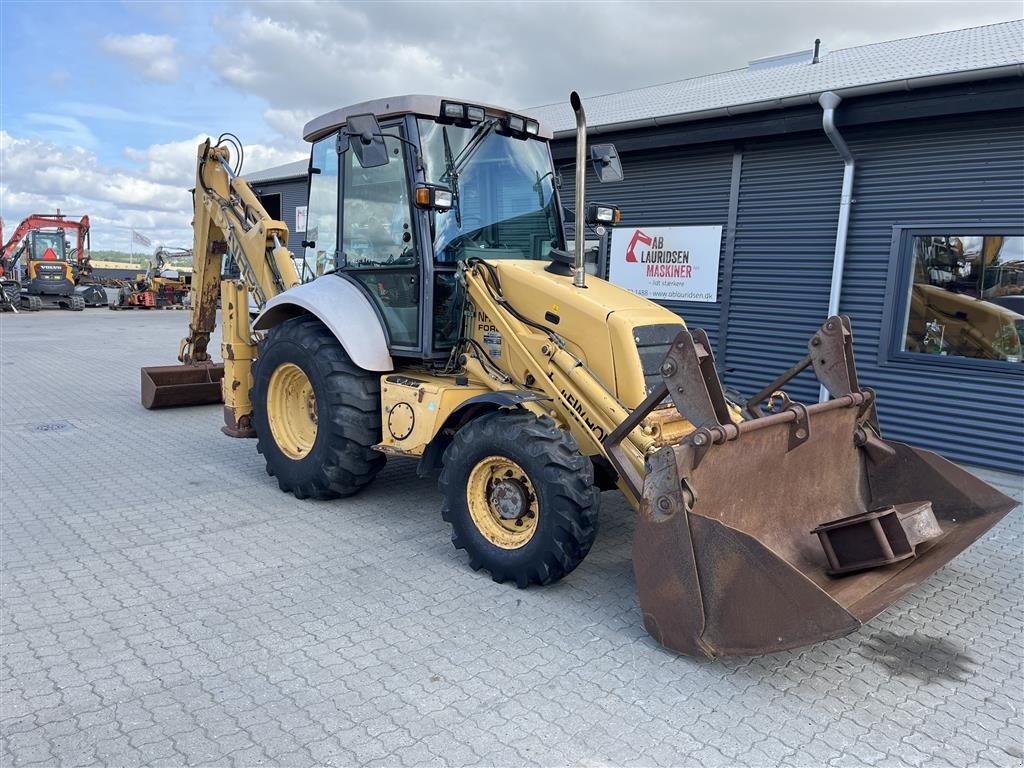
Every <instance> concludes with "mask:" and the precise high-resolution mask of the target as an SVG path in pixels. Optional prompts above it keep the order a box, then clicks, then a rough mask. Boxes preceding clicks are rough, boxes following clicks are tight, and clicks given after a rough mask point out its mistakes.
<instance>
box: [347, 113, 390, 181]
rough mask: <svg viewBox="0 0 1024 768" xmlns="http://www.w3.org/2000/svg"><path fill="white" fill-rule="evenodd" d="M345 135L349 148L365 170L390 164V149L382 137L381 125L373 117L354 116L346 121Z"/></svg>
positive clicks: (368, 115) (367, 115)
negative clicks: (347, 138)
mask: <svg viewBox="0 0 1024 768" xmlns="http://www.w3.org/2000/svg"><path fill="white" fill-rule="evenodd" d="M345 135H346V136H348V137H349V148H350V149H351V150H352V151H353V152H355V154H356V160H358V161H359V165H361V166H362V167H363V168H376V167H378V166H380V165H387V164H388V149H387V147H386V146H385V145H384V137H383V136H381V135H380V125H379V124H378V123H377V118H376V117H374V116H373V115H370V114H366V115H352V116H351V117H349V118H348V120H346V121H345Z"/></svg>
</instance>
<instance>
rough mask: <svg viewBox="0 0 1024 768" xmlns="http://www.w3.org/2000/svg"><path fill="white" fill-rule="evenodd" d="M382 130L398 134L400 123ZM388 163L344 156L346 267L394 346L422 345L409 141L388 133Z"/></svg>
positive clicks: (343, 222)
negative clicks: (366, 164) (371, 164)
mask: <svg viewBox="0 0 1024 768" xmlns="http://www.w3.org/2000/svg"><path fill="white" fill-rule="evenodd" d="M382 132H383V133H384V134H385V135H386V134H389V133H390V134H395V135H400V134H399V132H400V127H399V126H384V127H383V128H382ZM384 141H385V145H386V147H387V151H388V158H389V162H388V164H387V165H381V166H377V167H375V168H363V167H362V166H361V165H359V161H358V160H357V159H356V157H355V153H354V152H351V151H349V152H346V153H345V154H344V155H343V160H342V163H343V167H344V174H343V183H344V191H343V203H342V205H343V210H342V218H341V220H342V246H341V258H342V263H343V269H344V271H345V273H346V274H348V275H349V276H350V277H352V278H354V279H355V280H358V281H359V282H360V283H362V284H363V285H364V286H365V288H366V290H367V293H368V294H369V295H370V297H371V298H372V299H373V301H374V302H376V304H377V306H378V307H379V308H380V311H381V315H382V316H383V317H384V322H385V324H386V326H387V331H388V335H389V338H390V340H391V344H392V346H399V347H417V346H418V345H419V294H420V285H419V254H418V253H417V251H416V243H415V239H414V237H413V230H412V209H411V206H410V201H409V180H408V177H407V172H406V162H405V159H406V158H405V144H403V143H402V142H401V141H398V140H397V139H394V138H391V137H386V138H385V140H384Z"/></svg>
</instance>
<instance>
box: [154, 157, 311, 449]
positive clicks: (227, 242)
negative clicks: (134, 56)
mask: <svg viewBox="0 0 1024 768" xmlns="http://www.w3.org/2000/svg"><path fill="white" fill-rule="evenodd" d="M193 208H194V219H193V227H192V229H193V233H194V241H193V248H192V254H193V256H192V259H193V274H192V307H191V312H190V316H189V327H188V335H187V336H186V337H185V338H184V339H182V342H181V345H180V347H179V350H178V360H179V361H181V362H182V363H184V364H185V365H184V366H163V367H158V368H144V369H143V370H142V402H143V405H144V406H145V407H147V408H160V407H166V406H168V405H194V404H197V403H200V402H205V403H214V402H219V401H221V399H223V402H224V422H225V427H224V428H223V429H224V431H225V432H226V433H227V434H230V435H232V436H236V437H243V436H250V435H251V434H252V426H251V415H252V405H251V403H250V402H249V389H250V387H251V385H252V360H253V359H254V358H255V356H256V339H255V337H254V336H253V331H252V324H251V321H250V318H249V295H250V294H252V296H253V297H254V298H255V300H256V304H257V305H258V306H259V307H262V306H263V305H264V304H266V302H267V301H268V300H270V299H272V298H273V297H274V296H277V295H278V294H280V293H283V292H284V291H286V290H288V289H289V288H291V287H293V286H296V285H298V284H299V282H300V280H299V274H298V271H297V270H296V268H295V262H294V261H293V260H292V254H291V251H289V250H288V248H287V246H286V245H285V243H287V242H288V226H287V225H286V224H285V223H284V222H281V221H276V220H274V219H272V218H270V215H269V214H268V213H267V211H266V209H264V207H263V206H262V204H261V203H260V201H259V198H258V197H257V196H256V195H255V193H254V192H253V191H252V189H251V188H250V187H249V184H248V183H247V182H246V181H245V179H243V178H241V177H240V176H238V175H237V174H236V172H235V171H234V170H233V169H232V168H231V165H230V150H229V149H228V147H227V146H222V145H221V144H219V143H218V144H217V145H214V144H213V142H211V141H210V140H209V139H207V140H206V141H205V142H203V143H202V144H200V145H199V150H198V154H197V159H196V188H195V191H194V192H193ZM225 255H227V256H229V257H230V258H231V259H232V260H233V261H234V263H235V264H236V265H237V266H238V269H239V273H240V274H239V277H238V278H237V279H224V277H223V275H222V266H223V259H224V256H225ZM218 299H220V303H221V311H222V313H223V319H222V331H223V342H222V344H221V354H222V357H223V360H224V363H223V365H216V364H214V362H213V360H212V358H211V356H210V352H209V349H208V347H209V343H210V334H212V333H213V330H214V328H215V327H216V323H217V300H218Z"/></svg>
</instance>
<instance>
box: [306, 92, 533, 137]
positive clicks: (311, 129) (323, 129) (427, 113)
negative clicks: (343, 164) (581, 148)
mask: <svg viewBox="0 0 1024 768" xmlns="http://www.w3.org/2000/svg"><path fill="white" fill-rule="evenodd" d="M442 101H454V102H458V103H460V104H471V105H473V106H475V107H483V108H484V111H485V112H486V114H487V116H488V117H507V116H508V115H520V116H522V117H530V115H527V114H525V113H523V112H512V111H510V110H507V109H505V108H504V107H497V106H494V105H493V104H482V103H480V102H478V101H468V100H465V99H453V98H449V97H447V96H425V95H422V94H407V95H405V96H390V97H388V98H384V99H374V100H373V101H363V102H360V103H358V104H351V105H349V106H347V107H341V108H340V109H335V110H332V111H331V112H327V113H325V114H323V115H320V117H315V118H313V119H312V120H310V121H309V122H308V123H306V127H305V128H303V129H302V137H303V138H304V139H305V140H306V141H317V140H318V139H322V138H323V137H324V136H326V135H328V134H329V133H333V132H334V131H336V130H338V129H339V128H341V127H342V126H343V125H344V124H345V122H346V121H347V120H348V118H349V117H351V116H352V115H365V114H367V113H370V114H373V115H374V116H375V117H376V118H377V119H378V120H384V119H386V118H389V117H397V116H399V115H410V114H411V115H416V116H417V117H427V118H437V117H439V116H440V114H441V102H442ZM551 137H552V134H551V131H550V130H549V129H548V128H547V127H546V126H545V125H544V124H543V123H541V126H540V132H539V134H538V136H537V138H540V139H545V140H549V139H551Z"/></svg>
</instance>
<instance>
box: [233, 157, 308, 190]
mask: <svg viewBox="0 0 1024 768" xmlns="http://www.w3.org/2000/svg"><path fill="white" fill-rule="evenodd" d="M308 171H309V160H308V159H306V160H296V161H294V162H292V163H285V164H284V165H275V166H274V167H273V168H266V169H264V170H262V171H253V172H252V173H243V174H242V178H244V179H245V180H246V181H247V182H249V183H250V184H265V183H266V182H268V181H283V180H284V179H298V178H302V179H304V178H306V174H307V172H308Z"/></svg>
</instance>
